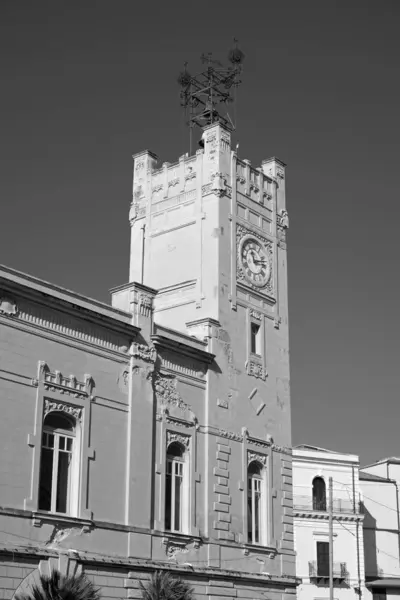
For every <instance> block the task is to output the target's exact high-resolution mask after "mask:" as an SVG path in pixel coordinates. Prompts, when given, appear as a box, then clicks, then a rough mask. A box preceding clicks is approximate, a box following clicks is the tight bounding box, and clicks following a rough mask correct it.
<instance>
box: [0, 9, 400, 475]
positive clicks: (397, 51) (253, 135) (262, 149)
mask: <svg viewBox="0 0 400 600" xmlns="http://www.w3.org/2000/svg"><path fill="white" fill-rule="evenodd" d="M399 18H400V3H399V2H398V0H380V1H377V0H374V1H370V0H351V1H349V0H341V1H334V0H324V1H322V0H315V1H314V0H301V1H300V0H282V1H281V2H275V1H274V2H272V1H271V0H263V1H255V0H254V1H252V0H250V1H249V2H238V1H237V0H218V1H215V0H214V1H213V2H209V1H202V2H190V1H186V2H183V1H180V0H173V1H172V2H161V1H160V2H154V1H153V2H136V1H135V0H114V1H112V0H85V1H84V2H83V1H82V0H56V1H55V0H51V1H50V0H36V1H35V2H32V0H27V1H24V0H0V73H1V75H0V77H1V93H0V263H2V264H6V265H9V266H11V267H14V268H16V269H19V270H21V271H26V272H29V273H32V274H34V275H36V276H38V277H41V278H43V279H46V280H50V281H53V282H54V283H58V284H60V285H62V286H64V287H67V288H71V289H74V290H76V291H79V292H81V293H84V294H87V295H89V296H92V297H96V298H99V299H101V300H103V301H108V299H109V296H108V289H109V288H111V287H113V286H115V285H119V284H121V283H124V282H126V281H127V279H128V257H129V223H128V211H129V204H130V200H131V178H132V161H131V155H132V154H133V153H135V152H137V151H139V150H142V149H144V148H149V149H151V150H153V151H154V152H156V154H158V156H159V157H160V159H161V161H162V162H163V161H171V162H172V161H175V160H176V159H177V157H178V156H179V155H180V154H183V153H184V152H185V151H187V149H188V148H187V135H186V134H185V133H184V128H183V125H182V123H183V119H182V113H181V109H180V106H179V87H178V85H177V83H176V78H177V75H178V73H179V71H180V70H181V67H182V64H183V62H184V61H185V60H187V61H189V69H190V68H192V69H193V70H194V71H195V70H196V69H197V67H198V66H199V61H198V57H199V55H200V54H201V53H202V52H208V51H212V52H213V53H214V55H215V57H216V58H219V59H222V60H225V58H226V55H227V51H228V49H229V48H230V47H231V40H232V38H233V37H234V36H236V37H238V38H239V40H240V44H241V48H242V50H243V51H244V52H245V54H246V60H245V64H244V73H243V84H242V86H241V88H240V90H239V103H238V131H237V140H238V141H239V142H240V151H239V154H240V156H241V157H242V158H248V159H250V160H251V161H252V162H254V163H256V164H260V162H261V160H262V159H263V158H268V157H269V156H272V155H275V156H278V157H279V158H281V159H282V160H284V161H285V162H286V163H287V164H288V167H287V204H288V210H289V216H290V230H289V235H288V252H289V292H290V303H289V308H290V343H291V386H292V419H293V443H294V444H298V443H309V444H315V445H319V446H324V447H328V448H331V449H333V450H337V451H347V452H354V453H358V454H360V456H361V461H362V463H364V464H365V463H368V462H372V461H374V460H375V459H378V458H380V457H383V456H388V455H400V447H399V438H398V429H399V423H400V398H399V380H398V376H399V372H400V366H399V340H400V320H399V316H398V312H399V306H400V284H399V276H398V271H399V259H400V250H399V234H398V219H399V215H400V197H399V185H400V180H399V158H400V157H399V125H400V109H399V107H400V77H399V58H400V36H399V35H398V30H399V22H400V19H399Z"/></svg>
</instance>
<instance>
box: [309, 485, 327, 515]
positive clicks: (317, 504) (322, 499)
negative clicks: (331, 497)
mask: <svg viewBox="0 0 400 600" xmlns="http://www.w3.org/2000/svg"><path fill="white" fill-rule="evenodd" d="M312 495H313V510H321V511H325V510H326V486H325V481H324V480H323V479H322V477H314V479H313V483H312Z"/></svg>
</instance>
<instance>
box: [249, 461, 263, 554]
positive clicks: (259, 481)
mask: <svg viewBox="0 0 400 600" xmlns="http://www.w3.org/2000/svg"><path fill="white" fill-rule="evenodd" d="M262 471H263V468H262V466H261V465H260V464H259V463H258V462H255V461H253V462H251V463H250V465H249V467H248V470H247V476H248V481H247V529H248V542H249V543H250V544H261V543H262V537H263V535H262V524H263V510H264V503H265V501H266V499H265V498H263V477H262Z"/></svg>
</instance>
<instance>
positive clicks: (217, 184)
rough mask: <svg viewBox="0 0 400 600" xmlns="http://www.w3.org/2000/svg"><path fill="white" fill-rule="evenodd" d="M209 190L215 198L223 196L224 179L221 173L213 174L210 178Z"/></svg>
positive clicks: (224, 190) (224, 191)
mask: <svg viewBox="0 0 400 600" xmlns="http://www.w3.org/2000/svg"><path fill="white" fill-rule="evenodd" d="M211 189H212V191H213V193H214V194H216V195H217V196H220V197H221V196H224V195H225V193H226V178H225V177H224V175H223V173H214V175H213V176H212V186H211Z"/></svg>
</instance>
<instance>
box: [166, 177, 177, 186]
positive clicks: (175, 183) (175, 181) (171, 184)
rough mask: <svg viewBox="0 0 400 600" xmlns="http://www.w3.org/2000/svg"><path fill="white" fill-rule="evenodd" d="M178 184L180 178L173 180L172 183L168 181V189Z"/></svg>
mask: <svg viewBox="0 0 400 600" xmlns="http://www.w3.org/2000/svg"><path fill="white" fill-rule="evenodd" d="M178 183H179V177H174V179H171V180H170V181H168V187H175V186H176V185H177V184H178Z"/></svg>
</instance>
